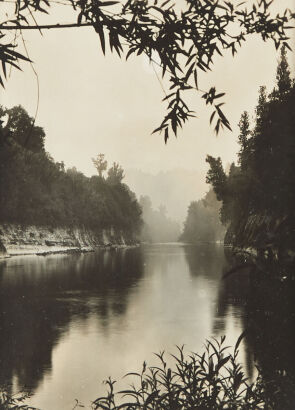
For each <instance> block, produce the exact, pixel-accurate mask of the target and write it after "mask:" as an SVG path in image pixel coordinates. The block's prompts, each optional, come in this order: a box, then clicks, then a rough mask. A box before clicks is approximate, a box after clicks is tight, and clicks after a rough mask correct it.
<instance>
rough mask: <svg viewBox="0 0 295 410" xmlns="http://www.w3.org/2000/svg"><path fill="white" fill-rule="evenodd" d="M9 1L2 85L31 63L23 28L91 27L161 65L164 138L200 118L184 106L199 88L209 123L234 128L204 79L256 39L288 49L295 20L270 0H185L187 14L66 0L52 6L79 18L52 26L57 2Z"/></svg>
mask: <svg viewBox="0 0 295 410" xmlns="http://www.w3.org/2000/svg"><path fill="white" fill-rule="evenodd" d="M11 3H12V9H11V10H10V13H8V15H6V16H5V17H4V21H3V22H2V23H1V24H0V38H1V41H0V61H1V62H2V72H0V84H2V85H4V79H5V78H6V76H7V71H8V67H9V66H14V67H16V68H18V67H19V63H18V61H20V60H21V59H22V60H27V61H28V60H29V55H23V54H20V53H19V52H18V51H16V49H15V47H16V46H17V44H18V41H19V40H18V39H19V37H20V38H23V30H26V29H30V30H31V29H35V30H40V31H41V30H42V29H46V28H54V27H55V28H66V27H80V26H85V25H86V26H91V27H93V29H94V30H95V32H96V33H97V34H98V35H99V38H100V42H101V48H102V51H103V53H105V52H106V44H107V43H109V46H110V51H111V52H116V53H117V54H118V55H119V56H121V55H122V54H123V55H126V59H127V58H128V57H129V56H130V55H132V54H134V55H137V56H138V55H141V54H145V55H146V56H147V57H148V58H149V59H150V61H151V62H153V61H156V62H157V64H159V65H160V67H161V69H162V75H163V77H167V79H168V81H169V85H170V87H169V91H168V92H167V95H166V96H165V98H164V100H165V102H166V103H167V114H166V115H165V117H164V119H163V121H162V122H161V124H160V126H159V127H158V128H156V130H155V132H156V131H160V132H162V133H163V135H164V139H165V141H167V139H168V138H169V135H170V134H171V133H174V134H175V135H176V134H177V130H178V129H179V127H182V125H183V124H184V123H185V122H186V121H187V120H188V119H189V118H190V117H192V116H194V112H193V111H192V110H190V108H189V107H188V106H187V104H186V102H185V97H184V94H185V93H186V91H188V90H195V91H197V92H198V93H200V95H201V97H202V98H203V99H204V101H205V103H206V104H207V105H209V106H212V108H213V112H212V115H211V118H210V123H211V122H212V121H213V120H214V122H215V131H216V133H218V131H219V129H220V128H222V127H227V128H229V129H231V127H230V124H229V121H228V120H227V118H226V116H225V115H224V113H223V111H222V109H221V106H222V105H223V103H222V102H221V100H220V99H221V98H222V97H223V96H224V93H220V92H217V91H216V89H215V87H211V88H210V89H209V90H207V91H204V90H202V87H200V86H199V74H200V73H201V72H208V71H210V70H211V69H212V66H213V63H214V59H215V57H216V56H217V55H223V53H226V52H228V51H229V52H230V53H232V55H235V54H236V53H237V50H238V49H239V48H240V47H241V45H242V44H243V43H244V42H245V41H246V39H247V38H248V37H249V36H251V35H253V34H256V35H258V36H261V38H262V39H263V40H264V41H266V40H271V41H272V42H273V43H274V45H275V47H276V48H279V47H280V45H282V44H285V45H286V46H287V47H289V45H288V35H287V33H288V30H289V29H290V28H292V26H291V25H290V23H291V22H292V20H293V19H294V16H295V15H294V13H292V11H291V10H288V9H286V10H285V11H283V12H282V13H281V14H277V15H272V14H271V3H272V1H267V0H259V1H256V2H255V3H253V4H252V5H249V6H248V7H247V5H245V4H244V2H239V3H238V4H236V2H230V1H221V0H220V1H219V0H186V1H185V2H183V10H181V9H180V7H179V6H177V5H175V4H174V3H173V2H172V0H166V1H165V0H164V1H163V2H161V3H158V0H153V1H147V0H127V1H96V0H64V2H54V3H58V4H63V5H66V6H70V7H72V8H73V10H74V16H73V20H74V21H72V22H71V23H70V24H62V23H61V22H60V21H55V22H54V24H52V20H50V19H49V20H48V21H49V23H50V24H49V25H46V24H45V25H42V26H39V25H38V23H37V21H38V18H39V14H44V13H50V11H51V9H50V5H51V3H52V2H51V1H48V0H12V1H11ZM11 31H12V32H13V33H14V34H15V35H14V40H13V41H11V40H10V41H9V39H10V37H9V33H11ZM19 32H20V33H21V36H19V35H18V34H19ZM41 32H42V31H41ZM186 94H187V93H186Z"/></svg>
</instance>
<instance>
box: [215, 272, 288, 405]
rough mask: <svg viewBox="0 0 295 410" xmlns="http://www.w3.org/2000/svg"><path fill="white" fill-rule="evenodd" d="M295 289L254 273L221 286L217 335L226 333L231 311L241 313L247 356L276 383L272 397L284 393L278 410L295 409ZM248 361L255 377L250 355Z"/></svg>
mask: <svg viewBox="0 0 295 410" xmlns="http://www.w3.org/2000/svg"><path fill="white" fill-rule="evenodd" d="M294 288H295V285H294V283H292V282H289V283H284V282H283V283H282V282H275V283H274V281H273V280H272V281H270V280H268V279H267V278H266V277H262V276H261V274H259V273H258V272H256V271H254V270H252V271H250V270H249V269H248V271H246V270H244V271H241V272H236V273H235V274H232V275H231V276H229V277H228V278H227V279H225V280H223V281H221V282H220V288H219V295H218V306H217V309H216V316H215V323H214V333H219V334H220V333H224V331H225V329H224V327H223V326H224V323H225V321H224V318H225V317H226V315H227V313H228V309H229V308H231V307H234V310H235V311H240V312H241V314H240V317H241V319H242V322H243V327H244V329H247V333H246V337H245V343H246V352H247V351H248V353H249V351H252V352H253V354H254V358H255V361H256V362H257V363H258V365H259V367H260V368H261V369H262V374H263V375H264V378H265V380H267V381H268V382H269V381H270V380H274V381H275V386H274V385H273V384H272V383H270V384H269V386H270V393H273V392H274V391H275V390H278V389H280V390H281V391H282V394H281V395H280V402H279V403H278V405H279V407H274V408H281V409H284V410H287V409H288V410H289V409H290V410H291V409H293V408H294V403H295V356H294V353H293V349H294V346H295V334H294V329H295V304H294V290H295V289H294ZM246 360H247V365H248V370H249V374H251V373H252V371H253V369H251V367H253V362H252V360H251V357H250V355H248V357H247V358H246ZM251 370H252V371H251ZM284 375H285V376H286V377H283V378H282V376H284Z"/></svg>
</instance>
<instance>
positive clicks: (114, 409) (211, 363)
mask: <svg viewBox="0 0 295 410" xmlns="http://www.w3.org/2000/svg"><path fill="white" fill-rule="evenodd" d="M243 336H244V335H243V334H242V335H241V336H240V337H239V339H238V340H237V343H236V345H235V347H234V349H233V352H232V353H230V351H231V350H230V349H229V347H227V346H225V345H224V342H225V337H224V336H223V337H222V338H221V339H220V340H216V339H212V340H209V341H207V343H206V345H205V352H204V353H203V354H202V355H200V354H198V353H191V354H189V355H185V352H184V348H183V347H178V354H177V355H172V358H173V359H174V365H175V366H174V368H170V367H169V366H168V364H167V361H166V359H165V354H164V352H162V353H160V354H157V355H156V356H157V357H158V359H159V362H160V364H159V365H158V366H152V367H147V365H146V363H145V362H144V364H143V368H142V371H141V373H129V374H128V375H129V376H132V377H137V378H138V383H137V385H132V386H131V387H130V388H129V389H126V390H122V391H119V392H117V393H116V392H115V390H114V389H115V382H114V381H112V380H111V379H108V380H107V381H106V384H107V385H108V394H107V395H106V396H105V397H99V398H98V399H97V400H95V401H94V403H93V409H95V410H97V409H105V410H119V409H129V410H139V409H146V410H148V409H150V410H188V409H194V410H197V409H200V410H201V409H202V410H204V409H208V410H209V409H210V410H215V409H216V410H217V409H218V410H220V409H233V410H234V409H235V410H240V409H247V410H250V409H253V410H254V409H255V410H256V409H269V410H271V409H274V408H275V407H274V406H275V405H274V403H275V402H276V398H275V396H276V395H278V394H279V390H278V389H277V390H276V391H275V389H274V393H273V396H270V395H269V391H268V392H267V393H266V389H265V384H264V381H263V379H262V376H261V374H260V371H259V369H258V375H257V378H256V380H255V381H254V382H249V380H247V378H246V377H245V374H244V371H243V368H242V366H241V364H239V363H238V354H239V346H240V343H241V341H242V339H243Z"/></svg>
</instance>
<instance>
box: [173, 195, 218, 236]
mask: <svg viewBox="0 0 295 410" xmlns="http://www.w3.org/2000/svg"><path fill="white" fill-rule="evenodd" d="M220 207H221V203H220V201H218V200H217V198H216V194H215V193H214V191H213V189H212V188H210V190H209V191H208V192H207V194H206V195H205V197H204V198H203V199H200V200H199V201H193V202H191V203H190V205H189V207H188V211H187V217H186V220H185V223H184V229H183V232H182V234H181V236H180V240H181V241H184V242H190V243H196V242H216V241H223V238H224V234H225V228H224V226H223V225H222V224H221V222H220V218H219V212H220Z"/></svg>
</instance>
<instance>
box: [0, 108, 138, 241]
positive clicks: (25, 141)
mask: <svg viewBox="0 0 295 410" xmlns="http://www.w3.org/2000/svg"><path fill="white" fill-rule="evenodd" d="M0 119H1V126H0V223H4V222H5V223H19V224H22V225H29V224H34V225H46V226H53V227H56V226H71V227H72V226H78V227H85V228H91V229H93V230H101V229H104V228H110V227H115V228H117V229H121V230H124V231H125V232H127V233H132V234H134V233H138V232H139V231H140V228H141V225H142V220H141V208H140V206H139V204H138V201H137V200H136V197H135V195H134V194H133V193H132V192H131V191H130V189H129V188H128V186H127V185H125V184H124V183H123V182H122V179H123V177H124V173H123V170H122V168H121V167H120V166H119V165H118V164H116V163H114V164H113V166H112V167H110V168H109V169H108V171H107V162H106V161H105V160H104V156H103V155H102V154H100V155H98V156H97V158H96V159H93V163H94V165H95V166H96V168H97V171H98V175H96V176H92V177H90V178H88V177H86V176H85V175H83V174H82V173H81V172H79V171H77V169H76V168H71V169H67V170H66V169H65V166H64V164H63V163H62V162H55V161H54V160H53V159H52V158H51V157H50V155H49V154H48V153H47V152H46V151H45V147H44V143H45V132H44V130H43V129H42V128H41V127H38V126H36V125H34V121H33V119H32V118H31V117H30V116H29V115H28V113H27V112H26V111H25V110H24V108H22V107H21V106H17V107H13V108H11V109H6V108H3V107H0ZM105 171H107V176H106V177H104V172H105Z"/></svg>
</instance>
